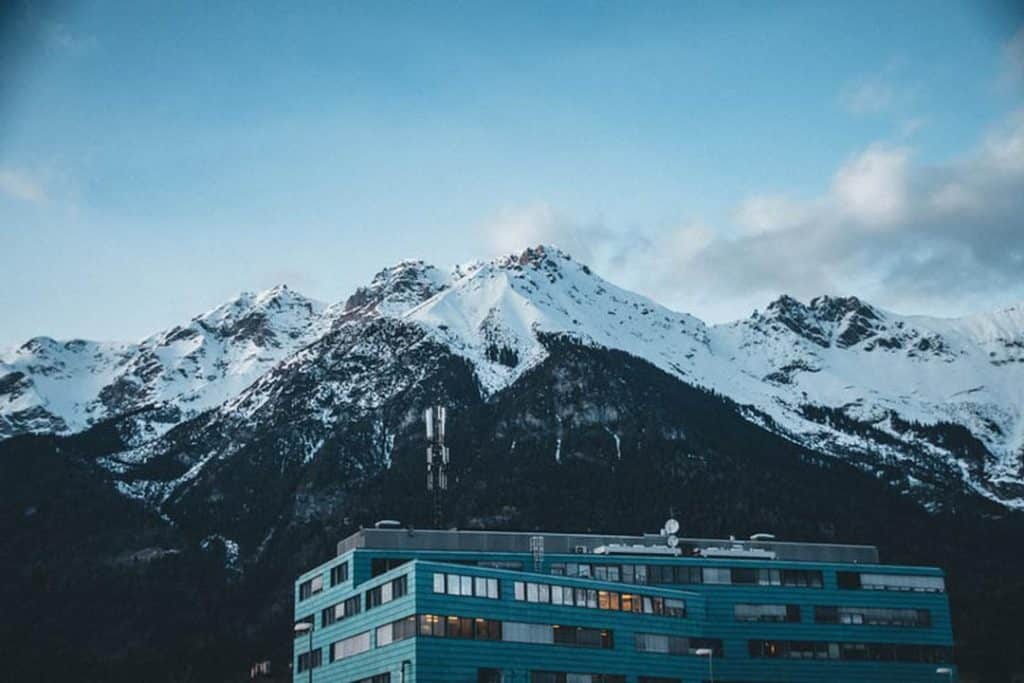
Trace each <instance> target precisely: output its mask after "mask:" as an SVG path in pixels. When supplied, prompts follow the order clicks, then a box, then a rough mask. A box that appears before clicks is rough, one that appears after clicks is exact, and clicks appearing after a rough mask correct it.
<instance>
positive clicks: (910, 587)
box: [860, 573, 946, 593]
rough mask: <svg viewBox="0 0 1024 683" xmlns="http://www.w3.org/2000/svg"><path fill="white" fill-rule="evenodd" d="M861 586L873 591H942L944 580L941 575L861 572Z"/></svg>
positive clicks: (944, 586)
mask: <svg viewBox="0 0 1024 683" xmlns="http://www.w3.org/2000/svg"><path fill="white" fill-rule="evenodd" d="M860 584H861V588H863V589H864V590H875V591H916V592H926V593H942V592H945V590H946V581H945V580H944V579H943V578H942V577H941V576H912V575H908V574H863V573H862V574H861V575H860Z"/></svg>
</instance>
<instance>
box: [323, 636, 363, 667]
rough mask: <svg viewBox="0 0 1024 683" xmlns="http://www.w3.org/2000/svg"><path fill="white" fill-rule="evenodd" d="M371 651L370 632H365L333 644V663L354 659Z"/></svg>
mask: <svg viewBox="0 0 1024 683" xmlns="http://www.w3.org/2000/svg"><path fill="white" fill-rule="evenodd" d="M369 649H370V632H369V631H364V632H363V633H359V634H357V635H354V636H351V637H349V638H345V639H344V640H339V641H337V642H336V643H332V644H331V661H332V662H337V661H340V660H342V659H347V658H349V657H353V656H355V655H358V654H360V653H363V652H366V651H367V650H369Z"/></svg>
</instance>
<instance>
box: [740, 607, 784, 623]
mask: <svg viewBox="0 0 1024 683" xmlns="http://www.w3.org/2000/svg"><path fill="white" fill-rule="evenodd" d="M733 613H734V614H735V616H736V621H775V622H786V621H788V622H799V621H800V606H799V605H746V604H737V605H735V606H734V607H733Z"/></svg>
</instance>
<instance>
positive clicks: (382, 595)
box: [366, 575, 409, 610]
mask: <svg viewBox="0 0 1024 683" xmlns="http://www.w3.org/2000/svg"><path fill="white" fill-rule="evenodd" d="M408 586H409V577H408V575H402V576H399V577H398V578H397V579H392V580H391V581H388V582H387V583H385V584H383V585H380V586H377V587H376V588H371V589H370V590H368V591H366V609H368V610H369V609H373V608H374V607H379V606H380V605H384V604H387V603H389V602H391V601H392V600H395V599H397V598H400V597H402V596H403V595H405V594H406V593H407V592H408Z"/></svg>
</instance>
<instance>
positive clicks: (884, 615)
mask: <svg viewBox="0 0 1024 683" xmlns="http://www.w3.org/2000/svg"><path fill="white" fill-rule="evenodd" d="M814 621H815V622H816V623H819V624H867V625H870V626H909V627H912V628H927V627H929V626H931V625H932V615H931V612H929V611H928V610H926V609H894V608H889V607H833V606H823V605H817V606H815V608H814Z"/></svg>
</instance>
